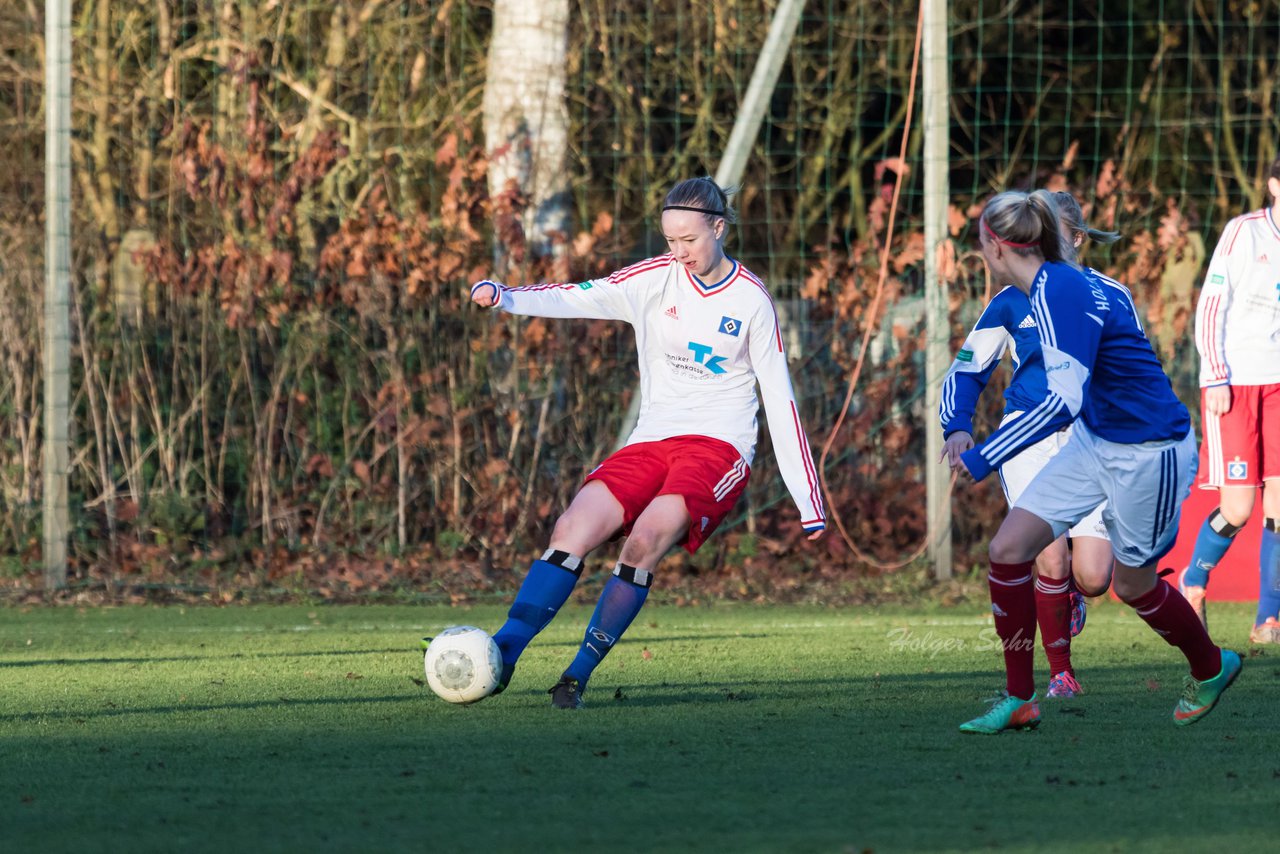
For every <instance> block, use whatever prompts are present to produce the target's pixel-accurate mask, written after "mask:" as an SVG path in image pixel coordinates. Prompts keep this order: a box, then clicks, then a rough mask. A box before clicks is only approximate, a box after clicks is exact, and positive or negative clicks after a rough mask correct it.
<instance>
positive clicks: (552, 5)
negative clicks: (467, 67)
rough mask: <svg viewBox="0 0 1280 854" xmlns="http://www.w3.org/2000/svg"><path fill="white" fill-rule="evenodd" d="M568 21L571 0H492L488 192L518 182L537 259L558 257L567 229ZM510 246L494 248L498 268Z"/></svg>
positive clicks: (497, 191)
mask: <svg viewBox="0 0 1280 854" xmlns="http://www.w3.org/2000/svg"><path fill="white" fill-rule="evenodd" d="M568 21H569V2H568V0H494V4H493V35H492V37H491V40H490V43H489V70H488V76H487V77H486V81H485V92H484V133H485V144H486V146H487V147H488V152H489V193H490V195H491V196H493V197H494V198H495V199H496V198H498V197H499V196H500V195H501V194H503V193H504V192H506V191H507V190H508V188H509V186H510V182H513V181H514V186H515V188H516V189H518V190H519V192H520V193H521V194H522V195H523V196H524V197H525V198H526V200H527V203H528V207H527V208H525V210H524V213H523V216H522V218H521V225H522V226H523V227H524V235H525V240H526V243H527V245H528V248H529V250H530V252H531V253H532V254H533V255H534V256H537V257H547V256H553V257H561V256H562V255H563V254H564V250H565V240H564V238H565V237H567V234H568V228H569V182H568V180H567V178H566V175H565V170H564V165H565V151H566V148H567V146H568V136H569V112H568V108H567V107H566V106H565V63H566V52H567V50H568ZM557 238H560V239H557ZM498 242H499V244H501V236H500V237H499V239H498ZM508 250H509V247H507V246H504V245H498V246H496V247H495V256H496V260H497V262H498V267H499V268H502V267H504V266H505V262H506V256H507V253H508Z"/></svg>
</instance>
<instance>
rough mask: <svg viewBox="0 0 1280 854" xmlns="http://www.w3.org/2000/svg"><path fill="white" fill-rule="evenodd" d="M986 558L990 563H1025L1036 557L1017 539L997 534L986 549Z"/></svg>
mask: <svg viewBox="0 0 1280 854" xmlns="http://www.w3.org/2000/svg"><path fill="white" fill-rule="evenodd" d="M987 556H988V557H989V558H991V562H992V563H1026V562H1027V561H1030V560H1034V559H1035V556H1036V555H1035V552H1030V551H1029V549H1028V548H1027V545H1026V543H1024V542H1022V541H1020V540H1019V539H1018V538H1017V537H1002V536H1000V535H999V534H997V535H996V536H995V537H993V538H992V540H991V545H990V546H988V547H987Z"/></svg>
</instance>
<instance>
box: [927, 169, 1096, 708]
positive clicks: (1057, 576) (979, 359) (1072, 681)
mask: <svg viewBox="0 0 1280 854" xmlns="http://www.w3.org/2000/svg"><path fill="white" fill-rule="evenodd" d="M1064 197H1065V198H1064ZM1055 198H1057V199H1058V201H1059V206H1060V210H1061V211H1062V220H1061V221H1062V225H1063V239H1064V241H1065V243H1064V251H1066V252H1068V253H1069V256H1070V260H1072V261H1074V260H1075V253H1076V249H1077V248H1078V247H1079V246H1080V245H1081V244H1082V243H1083V242H1084V239H1085V238H1086V237H1092V238H1093V239H1095V240H1099V241H1101V242H1104V243H1110V242H1112V241H1114V240H1116V239H1117V238H1118V237H1119V235H1118V234H1116V233H1114V232H1103V231H1097V230H1096V229H1091V228H1089V227H1088V226H1087V225H1086V224H1085V223H1084V216H1083V214H1082V213H1081V211H1080V206H1079V204H1077V203H1076V201H1075V197H1073V196H1072V195H1071V194H1070V193H1058V194H1056V195H1055ZM1006 351H1008V352H1009V353H1010V354H1011V356H1012V359H1013V378H1012V379H1011V380H1010V382H1009V386H1008V388H1006V389H1005V393H1004V397H1005V407H1004V418H1003V419H1002V421H1001V423H1002V424H1007V423H1009V422H1011V421H1014V420H1015V419H1017V418H1019V417H1021V416H1022V415H1024V414H1025V413H1026V412H1027V411H1028V410H1029V409H1032V408H1033V407H1035V406H1036V405H1038V404H1039V403H1040V402H1041V401H1043V400H1044V398H1045V395H1046V393H1047V385H1046V382H1045V373H1044V359H1043V358H1042V356H1041V353H1040V337H1039V335H1038V334H1037V331H1036V324H1035V319H1034V318H1033V317H1032V314H1031V302H1030V301H1029V300H1028V299H1027V295H1026V294H1024V293H1023V292H1022V291H1020V290H1019V289H1018V288H1016V287H1014V286H1013V285H1009V286H1007V287H1005V288H1004V289H1003V290H1002V291H1000V293H998V294H996V296H995V297H994V298H993V299H992V300H991V302H990V303H989V304H988V305H987V307H986V309H985V310H984V311H983V312H982V316H981V317H979V318H978V322H977V324H976V325H975V326H974V328H973V330H972V331H970V333H969V335H968V336H967V337H966V338H965V341H964V346H963V347H962V348H961V350H960V352H959V353H958V354H957V356H956V359H955V361H954V362H953V363H952V365H951V370H950V372H948V374H947V377H946V379H945V380H944V381H943V384H942V403H941V406H940V413H939V414H940V416H941V420H942V429H943V433H944V436H945V438H946V443H945V445H944V448H943V453H944V456H945V457H946V458H947V459H948V460H949V461H950V462H951V463H952V464H953V465H955V464H957V463H958V462H959V458H960V455H961V454H962V453H964V452H965V451H967V450H969V449H970V448H972V447H973V435H972V434H973V414H974V410H975V408H976V407H977V402H978V398H979V397H980V396H981V394H982V391H983V390H984V389H985V388H986V384H987V382H988V381H989V380H990V378H991V375H992V373H993V372H994V371H995V368H996V366H997V365H998V364H999V363H1000V361H1001V358H1002V357H1003V355H1004V353H1005V352H1006ZM1070 435H1071V427H1070V425H1067V426H1066V427H1063V428H1062V429H1061V430H1059V431H1058V432H1056V433H1053V434H1052V435H1049V436H1046V437H1044V438H1043V439H1041V440H1040V441H1039V442H1036V443H1035V444H1034V445H1031V446H1030V447H1028V448H1026V449H1024V450H1023V451H1022V452H1021V453H1019V454H1018V455H1017V456H1015V457H1013V458H1012V459H1010V460H1008V461H1007V462H1005V463H1004V464H1003V465H1001V466H1000V470H999V474H1000V486H1001V488H1002V489H1003V490H1004V494H1005V499H1006V500H1007V501H1008V502H1009V505H1010V506H1013V504H1014V503H1015V502H1016V501H1017V499H1018V497H1019V496H1020V495H1021V494H1022V492H1023V490H1024V489H1026V487H1027V485H1028V484H1029V483H1030V482H1031V480H1032V479H1033V478H1034V477H1035V475H1036V474H1037V473H1038V472H1039V471H1040V470H1041V469H1042V468H1044V466H1045V464H1046V463H1048V461H1049V460H1050V459H1051V458H1052V457H1053V456H1054V455H1055V454H1057V453H1058V451H1059V449H1060V448H1061V447H1062V446H1063V445H1065V444H1066V442H1067V440H1068V439H1069V438H1070ZM1103 507H1104V505H1099V506H1098V507H1095V508H1094V509H1093V512H1091V513H1090V514H1089V515H1088V516H1087V517H1085V518H1084V519H1082V520H1081V521H1080V522H1079V523H1077V524H1076V525H1074V526H1072V527H1071V529H1070V530H1069V531H1067V533H1066V534H1064V535H1062V536H1060V537H1058V539H1056V540H1054V541H1053V543H1051V544H1050V545H1049V546H1048V547H1047V548H1046V549H1045V550H1044V551H1042V552H1041V553H1040V554H1039V555H1037V556H1036V559H1035V569H1036V579H1035V603H1036V622H1037V624H1038V626H1039V629H1040V641H1041V644H1042V645H1043V646H1044V652H1045V657H1046V658H1047V659H1048V662H1049V686H1048V690H1047V691H1046V696H1047V697H1051V698H1055V699H1056V698H1061V699H1066V698H1070V697H1074V696H1076V695H1077V694H1079V693H1081V691H1082V689H1081V687H1080V683H1079V682H1078V681H1077V679H1076V674H1075V668H1074V667H1073V666H1072V663H1071V638H1072V637H1074V636H1075V635H1078V634H1079V633H1080V630H1081V628H1083V626H1084V619H1085V603H1084V596H1083V595H1081V593H1080V592H1079V589H1073V588H1075V587H1076V584H1075V583H1073V578H1072V576H1073V575H1074V576H1075V582H1078V585H1079V587H1083V589H1084V590H1086V591H1087V592H1088V593H1089V595H1090V596H1100V595H1102V594H1103V593H1105V592H1106V590H1107V587H1108V586H1109V585H1110V584H1111V569H1112V564H1113V558H1112V554H1111V542H1110V540H1109V539H1108V538H1107V530H1106V525H1105V524H1104V523H1103V521H1102V511H1103ZM1068 536H1070V538H1071V549H1070V551H1068V548H1067V537H1068Z"/></svg>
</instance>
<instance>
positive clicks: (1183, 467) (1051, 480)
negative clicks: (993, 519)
mask: <svg viewBox="0 0 1280 854" xmlns="http://www.w3.org/2000/svg"><path fill="white" fill-rule="evenodd" d="M1196 466H1197V461H1196V439H1195V434H1194V432H1192V431H1188V432H1187V435H1186V436H1184V437H1183V438H1181V439H1170V440H1168V441H1163V442H1145V443H1143V444H1140V445H1124V444H1119V443H1117V442H1108V441H1106V440H1105V439H1100V438H1099V437H1097V436H1096V435H1094V434H1093V432H1092V431H1091V430H1089V428H1088V427H1086V426H1085V424H1084V422H1082V421H1076V422H1075V424H1074V425H1073V428H1072V435H1071V441H1069V442H1067V443H1066V444H1065V445H1064V446H1063V447H1062V449H1061V450H1060V451H1058V453H1057V454H1056V455H1054V457H1053V459H1051V460H1050V461H1049V462H1048V464H1046V465H1045V467H1044V468H1043V469H1042V470H1041V471H1040V474H1038V475H1036V477H1035V479H1034V480H1032V481H1031V484H1030V485H1029V486H1028V487H1027V489H1026V491H1024V492H1023V493H1022V495H1021V496H1019V498H1018V500H1017V502H1016V503H1015V505H1014V506H1015V507H1020V508H1022V509H1023V510H1026V511H1027V512H1028V513H1033V514H1035V515H1036V516H1038V517H1040V518H1041V519H1043V520H1045V521H1046V522H1048V523H1049V524H1050V525H1051V526H1052V527H1053V532H1054V536H1061V534H1062V532H1063V531H1066V530H1067V529H1068V528H1070V527H1071V526H1072V525H1074V524H1076V523H1077V522H1079V521H1080V520H1081V519H1083V518H1084V517H1086V516H1088V515H1089V513H1091V512H1092V511H1093V509H1094V508H1095V507H1097V506H1098V504H1099V502H1102V501H1106V502H1107V506H1106V507H1105V508H1104V509H1103V511H1102V520H1103V522H1104V523H1105V524H1106V527H1107V533H1108V534H1110V536H1111V548H1112V549H1113V550H1114V551H1115V555H1116V560H1117V561H1118V562H1120V563H1122V564H1124V565H1126V566H1146V565H1147V564H1150V563H1154V562H1155V561H1156V560H1159V559H1160V558H1161V557H1163V556H1164V555H1165V554H1166V553H1167V552H1168V551H1169V549H1171V548H1173V543H1174V540H1176V539H1177V537H1178V511H1179V510H1180V509H1181V507H1182V502H1183V500H1184V499H1186V497H1187V495H1189V494H1190V492H1191V483H1192V481H1193V480H1195V476H1196Z"/></svg>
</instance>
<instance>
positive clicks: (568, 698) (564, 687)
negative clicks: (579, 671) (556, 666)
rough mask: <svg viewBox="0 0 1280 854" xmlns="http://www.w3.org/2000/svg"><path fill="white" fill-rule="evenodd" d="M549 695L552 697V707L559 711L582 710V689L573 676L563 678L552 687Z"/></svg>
mask: <svg viewBox="0 0 1280 854" xmlns="http://www.w3.org/2000/svg"><path fill="white" fill-rule="evenodd" d="M547 693H548V694H550V695H551V705H552V706H553V707H555V708H557V709H581V708H582V705H583V703H582V689H581V687H580V686H579V685H578V680H577V679H574V678H573V677H572V676H569V675H567V674H566V675H564V676H561V677H560V681H559V682H557V683H556V684H554V685H552V686H551V688H550V689H549V690H548V691H547Z"/></svg>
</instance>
